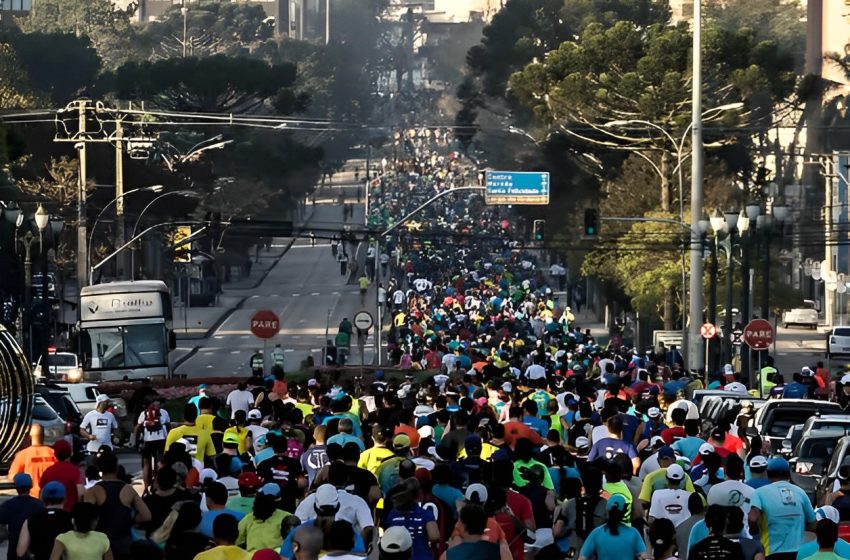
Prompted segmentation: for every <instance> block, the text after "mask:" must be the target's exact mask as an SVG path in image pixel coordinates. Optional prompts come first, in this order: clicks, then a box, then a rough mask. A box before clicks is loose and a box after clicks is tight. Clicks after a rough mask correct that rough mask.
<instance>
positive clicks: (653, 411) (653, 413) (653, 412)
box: [646, 406, 661, 418]
mask: <svg viewBox="0 0 850 560" xmlns="http://www.w3.org/2000/svg"><path fill="white" fill-rule="evenodd" d="M646 415H647V416H649V417H650V418H658V417H659V416H661V409H660V408H658V407H657V406H653V407H652V408H650V409H649V410H647V411H646Z"/></svg>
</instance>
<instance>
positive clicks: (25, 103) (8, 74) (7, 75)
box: [0, 42, 38, 109]
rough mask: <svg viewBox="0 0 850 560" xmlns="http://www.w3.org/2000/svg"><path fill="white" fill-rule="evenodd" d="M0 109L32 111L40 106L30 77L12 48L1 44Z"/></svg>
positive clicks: (6, 44)
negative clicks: (0, 77)
mask: <svg viewBox="0 0 850 560" xmlns="http://www.w3.org/2000/svg"><path fill="white" fill-rule="evenodd" d="M0 76H2V79H0V109H30V108H32V107H35V106H37V105H38V99H37V96H36V95H35V94H34V93H33V91H32V88H31V86H30V83H29V77H28V76H27V73H26V71H25V70H24V69H23V67H22V66H21V63H20V61H19V60H18V57H17V54H16V53H15V51H14V49H13V48H12V46H11V45H10V44H8V43H2V42H0Z"/></svg>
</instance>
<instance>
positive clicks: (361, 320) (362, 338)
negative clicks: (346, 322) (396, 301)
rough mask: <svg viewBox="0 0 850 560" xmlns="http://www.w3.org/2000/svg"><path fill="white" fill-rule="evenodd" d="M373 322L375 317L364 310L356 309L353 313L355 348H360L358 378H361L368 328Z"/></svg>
mask: <svg viewBox="0 0 850 560" xmlns="http://www.w3.org/2000/svg"><path fill="white" fill-rule="evenodd" d="M374 324H375V318H374V317H372V314H371V313H369V312H368V311H366V310H365V309H364V310H363V311H358V312H357V313H355V314H354V328H355V329H357V348H358V349H359V350H360V378H361V379H362V378H363V372H364V369H363V366H364V365H365V364H364V363H363V362H364V361H365V353H366V338H368V336H369V329H371V328H372V325H374Z"/></svg>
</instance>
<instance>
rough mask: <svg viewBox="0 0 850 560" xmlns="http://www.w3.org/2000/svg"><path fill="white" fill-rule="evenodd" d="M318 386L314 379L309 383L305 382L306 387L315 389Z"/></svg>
mask: <svg viewBox="0 0 850 560" xmlns="http://www.w3.org/2000/svg"><path fill="white" fill-rule="evenodd" d="M318 384H319V382H318V381H316V380H315V379H310V380H309V381H307V387H316V386H317V385H318Z"/></svg>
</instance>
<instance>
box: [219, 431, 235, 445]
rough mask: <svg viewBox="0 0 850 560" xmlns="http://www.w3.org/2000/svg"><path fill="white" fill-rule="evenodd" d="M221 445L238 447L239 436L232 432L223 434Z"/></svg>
mask: <svg viewBox="0 0 850 560" xmlns="http://www.w3.org/2000/svg"><path fill="white" fill-rule="evenodd" d="M221 443H222V444H229V445H239V436H237V435H236V434H235V433H233V432H225V433H224V436H223V437H222V438H221Z"/></svg>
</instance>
